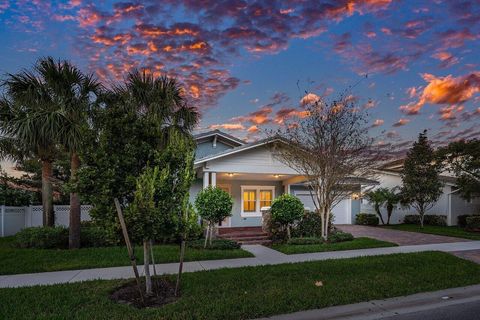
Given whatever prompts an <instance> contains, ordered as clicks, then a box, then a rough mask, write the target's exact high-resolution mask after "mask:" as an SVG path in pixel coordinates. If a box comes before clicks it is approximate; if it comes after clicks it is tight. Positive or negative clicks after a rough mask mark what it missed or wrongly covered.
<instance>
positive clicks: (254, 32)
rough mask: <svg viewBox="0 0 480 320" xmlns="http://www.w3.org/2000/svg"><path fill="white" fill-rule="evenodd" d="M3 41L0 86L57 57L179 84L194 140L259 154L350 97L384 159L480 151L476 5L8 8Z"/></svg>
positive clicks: (79, 1)
mask: <svg viewBox="0 0 480 320" xmlns="http://www.w3.org/2000/svg"><path fill="white" fill-rule="evenodd" d="M0 39H2V50H1V51H0V73H1V74H2V76H4V75H5V74H6V73H16V72H18V71H20V70H21V69H22V68H29V67H31V66H32V65H33V64H34V62H35V61H36V59H38V58H39V57H42V56H48V55H50V56H53V57H56V58H61V59H68V60H70V61H71V62H73V63H75V64H77V65H78V66H79V67H80V68H81V69H82V70H83V71H85V72H88V73H94V74H95V75H96V76H97V77H98V78H99V79H100V80H101V81H102V82H103V83H104V84H105V85H106V86H109V85H112V84H114V83H116V82H118V81H121V80H122V79H123V77H124V76H125V74H126V72H128V71H130V70H132V69H134V68H138V69H144V70H147V72H152V73H153V74H154V75H168V76H170V77H175V78H177V79H178V80H179V81H180V82H181V83H182V85H183V87H184V89H185V94H186V97H187V99H188V101H189V104H191V105H194V106H196V107H198V109H199V111H200V113H201V116H202V117H201V121H200V124H199V126H198V128H197V129H196V132H202V131H207V130H212V129H220V130H223V131H226V132H228V133H230V134H233V135H235V136H238V137H240V138H243V139H247V140H249V141H254V140H256V139H259V138H261V137H262V135H263V134H264V133H265V131H266V130H271V129H272V128H273V129H275V128H278V126H282V125H284V124H285V121H287V120H288V119H292V118H294V117H302V116H304V115H305V112H302V111H303V110H304V109H303V108H304V104H305V102H306V101H307V102H308V101H313V100H315V99H324V100H326V101H330V100H333V99H335V98H337V97H338V95H339V94H341V93H342V92H345V90H347V92H348V96H349V99H351V101H352V102H354V103H356V104H358V106H359V107H361V108H364V109H366V110H367V112H368V113H369V117H370V125H371V130H370V134H371V135H372V137H374V138H375V141H376V142H375V143H377V144H379V145H381V146H382V147H384V148H385V150H386V151H391V152H402V150H405V148H407V147H409V146H410V145H411V142H412V140H414V139H416V137H417V135H418V133H419V132H421V131H423V130H424V129H427V130H428V132H429V133H428V134H429V137H430V139H431V140H432V141H433V142H434V143H435V144H436V145H441V144H444V143H447V142H449V141H453V140H457V139H471V138H475V137H477V138H479V137H480V1H479V0H466V1H462V0H451V1H447V0H425V1H407V0H404V1H395V0H358V1H353V0H319V1H300V0H292V1H274V0H268V1H243V0H238V1H226V0H146V1H102V0H98V1H87V0H70V1H68V0H67V1H41V0H33V1H24V0H18V1H5V0H0Z"/></svg>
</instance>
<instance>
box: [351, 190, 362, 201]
mask: <svg viewBox="0 0 480 320" xmlns="http://www.w3.org/2000/svg"><path fill="white" fill-rule="evenodd" d="M358 199H360V195H359V194H358V193H356V192H354V193H352V200H358Z"/></svg>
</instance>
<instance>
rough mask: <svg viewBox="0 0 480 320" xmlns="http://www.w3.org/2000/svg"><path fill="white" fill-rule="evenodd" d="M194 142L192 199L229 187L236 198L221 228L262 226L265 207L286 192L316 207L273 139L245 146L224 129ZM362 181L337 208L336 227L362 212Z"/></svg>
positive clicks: (301, 178)
mask: <svg viewBox="0 0 480 320" xmlns="http://www.w3.org/2000/svg"><path fill="white" fill-rule="evenodd" d="M195 140H196V143H197V150H196V159H195V165H194V166H195V170H196V173H197V180H196V181H195V182H194V184H193V186H192V189H191V192H190V197H191V201H194V199H195V197H196V195H197V193H198V192H199V191H200V190H201V189H202V188H205V187H207V186H209V185H211V186H217V187H220V188H222V189H224V190H225V191H227V192H228V193H230V194H231V196H232V197H233V199H234V205H233V210H232V216H231V217H229V218H227V219H226V220H225V221H223V222H222V223H221V224H220V225H219V228H239V227H259V226H261V225H262V212H261V208H262V207H269V206H270V205H271V203H272V200H273V199H274V198H275V197H278V196H280V195H281V194H284V193H290V194H293V195H295V196H297V197H298V198H300V200H302V202H303V203H304V205H305V207H306V208H310V209H312V210H313V209H314V205H313V202H312V199H311V196H310V192H309V190H308V189H307V187H306V186H305V185H304V182H305V180H306V179H305V177H303V176H302V175H301V174H299V173H298V172H296V171H295V170H293V169H292V168H290V167H289V166H287V165H285V164H284V163H282V162H281V161H280V160H279V159H277V158H276V157H274V155H273V153H272V149H271V144H272V143H273V141H272V140H270V139H265V140H260V141H256V142H252V143H246V142H244V141H242V140H240V139H237V138H236V137H233V136H231V135H229V134H226V133H224V132H222V131H219V130H214V131H209V132H205V133H201V134H198V135H196V136H195ZM362 183H364V181H360V180H358V181H357V182H356V185H355V187H354V188H356V192H354V194H353V195H352V197H351V198H348V199H344V200H343V201H342V202H341V203H340V204H338V205H337V206H336V207H335V208H334V209H333V213H334V216H335V223H336V224H351V223H354V221H355V216H356V215H357V214H358V213H359V212H360V199H359V194H360V192H361V188H362ZM365 183H371V182H369V181H365Z"/></svg>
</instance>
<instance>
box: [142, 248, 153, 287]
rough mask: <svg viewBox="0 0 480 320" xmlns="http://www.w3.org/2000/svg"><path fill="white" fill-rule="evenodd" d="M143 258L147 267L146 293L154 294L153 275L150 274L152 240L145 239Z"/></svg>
mask: <svg viewBox="0 0 480 320" xmlns="http://www.w3.org/2000/svg"><path fill="white" fill-rule="evenodd" d="M143 260H144V265H145V267H144V269H145V293H146V294H147V295H149V294H152V277H151V276H150V240H144V241H143Z"/></svg>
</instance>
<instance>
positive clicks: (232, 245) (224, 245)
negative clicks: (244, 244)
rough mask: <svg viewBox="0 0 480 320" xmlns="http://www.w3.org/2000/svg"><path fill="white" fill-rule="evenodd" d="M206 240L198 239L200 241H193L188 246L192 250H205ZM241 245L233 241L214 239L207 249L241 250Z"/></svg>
mask: <svg viewBox="0 0 480 320" xmlns="http://www.w3.org/2000/svg"><path fill="white" fill-rule="evenodd" d="M204 244H205V242H204V240H203V239H198V240H193V241H189V242H188V244H187V245H188V246H189V247H190V248H195V249H203V248H204ZM239 248H240V244H238V243H237V242H235V241H233V240H228V239H214V240H212V243H211V244H209V245H207V247H206V249H211V250H215V249H216V250H232V249H239Z"/></svg>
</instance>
